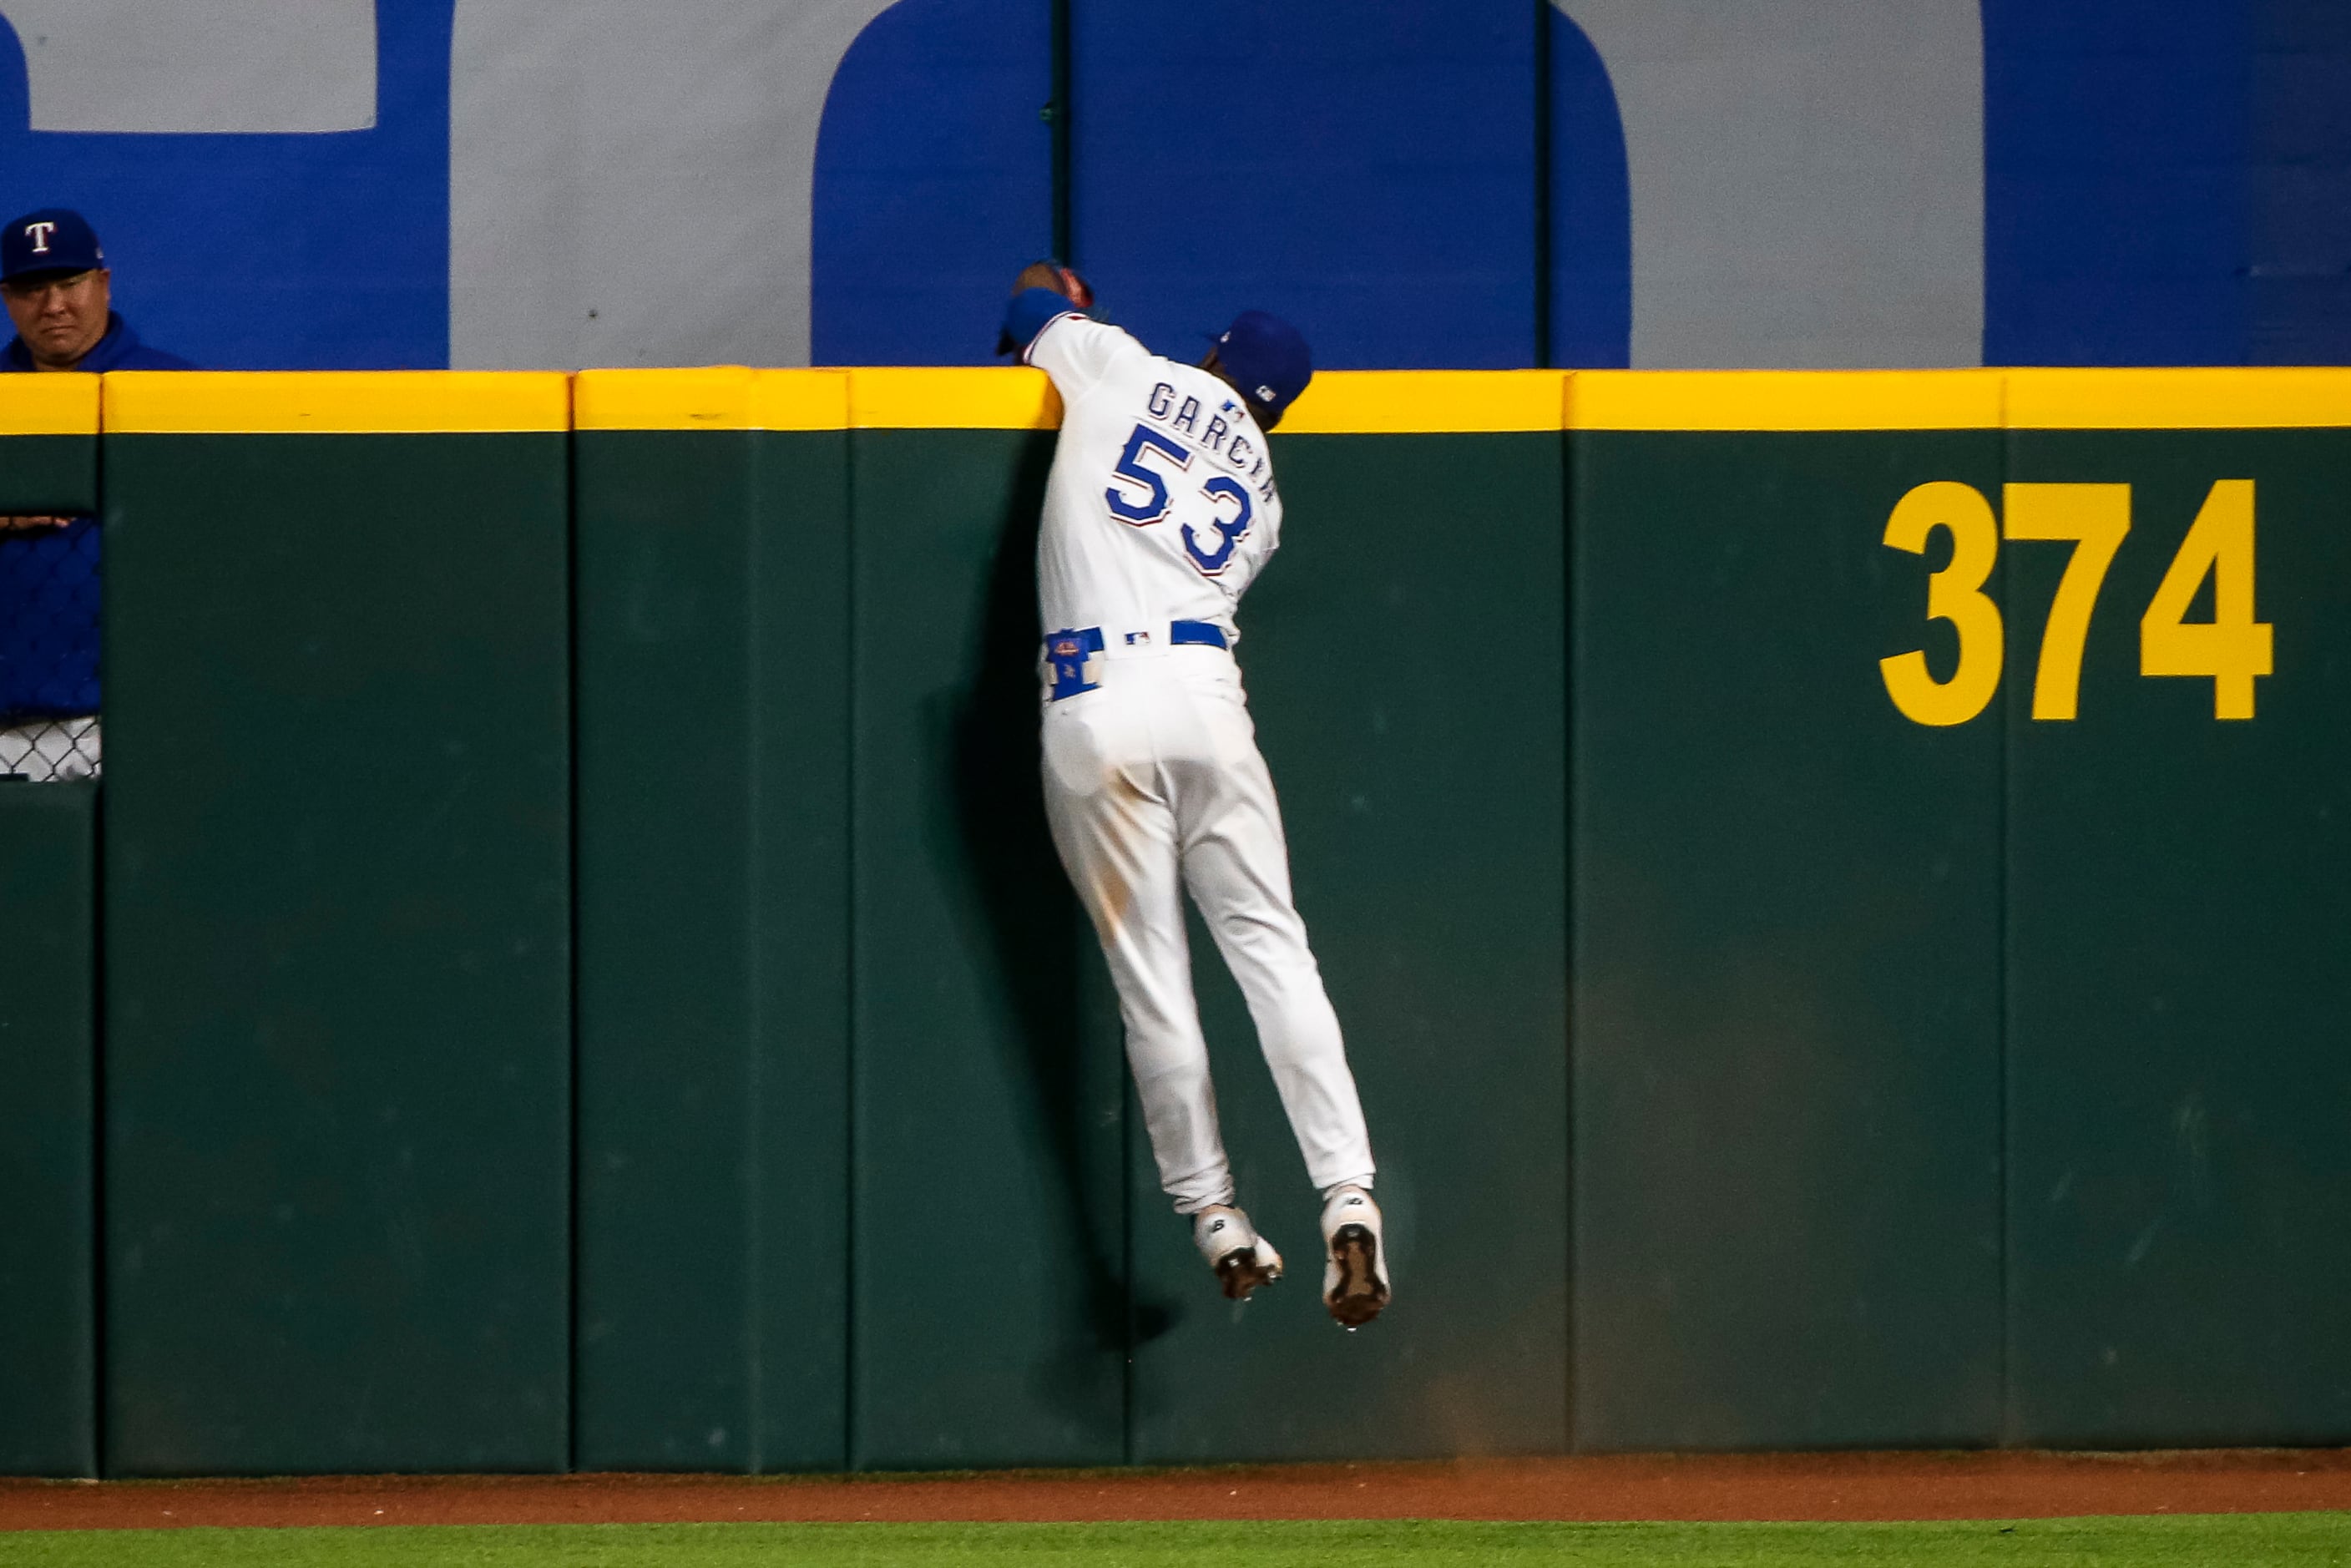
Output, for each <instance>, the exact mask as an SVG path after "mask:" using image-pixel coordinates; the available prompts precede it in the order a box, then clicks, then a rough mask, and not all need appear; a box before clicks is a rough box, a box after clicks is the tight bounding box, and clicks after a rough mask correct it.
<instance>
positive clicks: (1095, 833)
mask: <svg viewBox="0 0 2351 1568" xmlns="http://www.w3.org/2000/svg"><path fill="white" fill-rule="evenodd" d="M1093 668H1094V670H1095V672H1096V674H1095V676H1094V678H1095V680H1096V681H1097V683H1098V685H1097V686H1096V688H1095V689H1094V690H1092V691H1088V692H1081V693H1079V694H1077V695H1072V696H1068V697H1064V698H1062V699H1061V701H1059V702H1048V703H1047V704H1046V705H1045V721H1044V728H1045V735H1044V775H1045V803H1046V811H1047V815H1048V816H1049V817H1050V820H1051V821H1052V827H1053V842H1054V844H1055V846H1056V847H1057V848H1058V849H1059V850H1060V851H1061V864H1062V866H1063V867H1064V869H1066V870H1067V871H1068V872H1069V873H1070V881H1071V883H1072V884H1073V885H1074V886H1075V887H1076V888H1077V891H1078V896H1079V898H1080V899H1081V901H1082V902H1083V903H1084V904H1085V906H1086V912H1087V914H1088V915H1091V916H1092V919H1093V923H1094V932H1095V935H1096V936H1099V937H1100V938H1101V940H1102V954H1103V956H1105V957H1106V958H1108V959H1109V961H1110V970H1111V977H1112V978H1113V980H1114V981H1115V982H1116V984H1117V987H1118V999H1119V1012H1120V1014H1121V1016H1122V1017H1123V1019H1124V1020H1125V1024H1126V1056H1127V1062H1128V1065H1129V1066H1131V1067H1132V1068H1133V1069H1134V1084H1135V1090H1136V1092H1137V1093H1138V1094H1139V1095H1140V1097H1141V1099H1142V1101H1143V1117H1144V1124H1145V1125H1146V1126H1147V1127H1148V1128H1149V1129H1150V1132H1151V1152H1152V1155H1154V1157H1155V1159H1156V1160H1157V1161H1158V1165H1159V1184H1160V1186H1162V1187H1164V1188H1165V1189H1166V1191H1167V1193H1168V1194H1169V1195H1170V1196H1171V1197H1174V1198H1175V1209H1176V1212H1177V1213H1179V1214H1195V1213H1197V1212H1198V1211H1199V1210H1201V1209H1203V1208H1207V1207H1210V1206H1212V1205H1215V1204H1225V1203H1230V1202H1232V1201H1233V1176H1232V1167H1231V1166H1230V1164H1229V1163H1228V1161H1227V1159H1226V1157H1225V1145H1224V1139H1223V1137H1222V1136H1221V1135H1220V1134H1219V1133H1218V1131H1217V1103H1216V1096H1215V1089H1214V1085H1213V1084H1212V1083H1211V1082H1210V1081H1209V1075H1208V1047H1207V1040H1206V1039H1205V1038H1204V1037H1203V1036H1202V1034H1201V1032H1200V1015H1199V1010H1198V1009H1197V1007H1196V1005H1195V1003H1194V1001H1193V998H1192V960H1191V953H1190V949H1189V946H1188V944H1187V943H1186V938H1185V933H1184V894H1185V891H1186V889H1188V890H1189V891H1190V893H1191V895H1192V901H1193V903H1194V904H1197V905H1198V906H1199V910H1200V915H1201V917H1202V918H1203V919H1204V920H1205V921H1206V922H1207V927H1208V930H1209V931H1210V932H1211V933H1212V934H1213V935H1214V936H1215V937H1216V942H1217V950H1218V951H1219V952H1221V953H1222V954H1223V955H1224V957H1225V963H1226V965H1227V966H1228V967H1230V968H1231V970H1232V972H1233V977H1234V978H1235V979H1236V980H1238V981H1239V983H1240V988H1241V993H1242V995H1243V996H1244V997H1246V998H1248V1001H1249V1017H1250V1018H1251V1019H1253V1020H1255V1022H1256V1024H1257V1033H1258V1043H1259V1047H1260V1049H1262V1050H1263V1051H1264V1052H1265V1060H1266V1064H1267V1065H1268V1066H1269V1067H1270V1068H1271V1069H1272V1071H1273V1081H1274V1085H1275V1087H1276V1088H1277V1089H1278V1090H1279V1091H1280V1095H1281V1104H1282V1109H1283V1110H1284V1111H1286V1112H1287V1113H1289V1116H1290V1130H1291V1132H1293V1133H1294V1134H1296V1135H1297V1138H1298V1146H1299V1149H1300V1151H1301V1153H1302V1154H1304V1155H1305V1156H1306V1172H1307V1176H1309V1178H1311V1180H1312V1182H1313V1183H1314V1185H1315V1186H1317V1187H1319V1188H1322V1189H1325V1190H1327V1189H1329V1188H1330V1187H1332V1186H1336V1185H1338V1184H1340V1183H1342V1182H1354V1183H1356V1184H1358V1185H1360V1186H1370V1185H1371V1177H1372V1169H1373V1167H1372V1148H1371V1141H1370V1138H1369V1137H1368V1135H1367V1134H1366V1133H1365V1131H1364V1110H1363V1105H1362V1103H1361V1102H1360V1101H1359V1100H1358V1098H1357V1097H1356V1093H1355V1080H1354V1075H1353V1073H1351V1072H1350V1071H1348V1069H1347V1053H1346V1048H1345V1046H1344V1044H1343V1043H1342V1041H1341V1040H1340V1036H1339V1019H1338V1017H1337V1015H1336V1014H1334V1013H1333V1012H1332V1010H1331V1000H1330V998H1329V997H1328V996H1327V995H1325V994H1324V992H1323V989H1322V971H1321V969H1320V968H1318V967H1316V965H1315V962H1314V955H1313V953H1312V951H1311V949H1309V948H1308V946H1307V945H1306V923H1305V922H1304V921H1302V920H1301V919H1300V918H1299V915H1298V910H1297V908H1296V906H1295V905H1294V904H1292V903H1291V901H1290V852H1289V848H1288V846H1287V844H1286V843H1285V842H1284V841H1283V839H1282V832H1281V810H1280V805H1279V803H1278V802H1277V801H1276V800H1274V794H1273V779H1272V777H1271V776H1270V774H1269V773H1268V772H1267V771H1266V766H1265V759H1264V758H1262V757H1260V756H1259V754H1258V749H1257V734H1256V727H1254V726H1253V725H1252V724H1251V723H1250V721H1249V706H1248V699H1247V698H1246V697H1245V696H1244V695H1243V694H1242V691H1241V680H1240V669H1239V667H1238V665H1237V664H1234V662H1233V657H1232V655H1231V653H1228V652H1227V651H1225V650H1224V649H1221V648H1215V647H1199V646H1183V647H1175V648H1162V649H1159V650H1156V651H1153V652H1149V653H1136V654H1134V655H1132V656H1110V657H1104V658H1101V659H1097V660H1096V661H1094V664H1093Z"/></svg>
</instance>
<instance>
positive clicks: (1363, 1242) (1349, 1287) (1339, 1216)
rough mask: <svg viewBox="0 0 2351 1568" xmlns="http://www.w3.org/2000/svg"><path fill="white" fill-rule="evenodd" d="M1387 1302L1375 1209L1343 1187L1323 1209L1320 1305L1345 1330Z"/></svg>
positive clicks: (1360, 1192)
mask: <svg viewBox="0 0 2351 1568" xmlns="http://www.w3.org/2000/svg"><path fill="white" fill-rule="evenodd" d="M1387 1304H1388V1257H1387V1249H1386V1248H1385V1247H1384V1246H1383V1245H1382V1244H1381V1238H1380V1206H1379V1205H1378V1204H1376V1203H1374V1202H1373V1201H1372V1195H1371V1194H1370V1193H1368V1192H1365V1191H1364V1189H1363V1188H1362V1187H1359V1186H1343V1187H1341V1188H1340V1189H1339V1190H1338V1191H1336V1192H1334V1193H1332V1195H1331V1201H1330V1202H1328V1203H1326V1204H1324V1205H1323V1206H1322V1305H1323V1306H1324V1307H1325V1308H1326V1309H1328V1310H1329V1312H1330V1313H1331V1316H1332V1318H1334V1319H1336V1320H1337V1321H1338V1322H1339V1323H1340V1324H1341V1325H1343V1327H1346V1328H1351V1329H1355V1328H1361V1327H1363V1326H1364V1324H1365V1323H1367V1322H1371V1321H1372V1320H1373V1319H1374V1318H1375V1317H1378V1316H1379V1315H1380V1309H1381V1308H1383V1307H1384V1306H1386V1305H1387Z"/></svg>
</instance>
